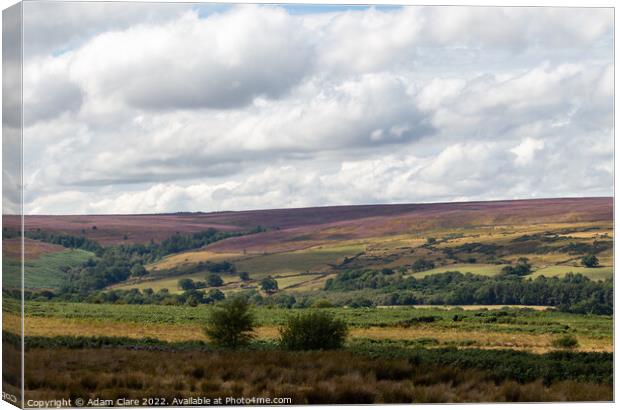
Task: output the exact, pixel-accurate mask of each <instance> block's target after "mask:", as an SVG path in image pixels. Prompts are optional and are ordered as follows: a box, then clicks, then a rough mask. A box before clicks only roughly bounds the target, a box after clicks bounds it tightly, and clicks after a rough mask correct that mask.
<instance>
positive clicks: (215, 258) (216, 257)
mask: <svg viewBox="0 0 620 410" xmlns="http://www.w3.org/2000/svg"><path fill="white" fill-rule="evenodd" d="M242 256H243V255H242V254H238V253H217V252H211V251H207V250H198V251H190V252H182V253H176V254H174V255H170V256H167V257H165V258H163V259H162V260H160V261H158V262H156V263H153V264H150V265H148V266H146V268H147V269H148V270H149V271H151V270H159V269H172V268H175V267H177V266H183V265H194V264H196V263H198V262H207V261H209V262H220V261H224V260H226V261H231V260H234V259H237V258H239V257H242Z"/></svg>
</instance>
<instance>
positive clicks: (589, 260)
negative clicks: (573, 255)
mask: <svg viewBox="0 0 620 410" xmlns="http://www.w3.org/2000/svg"><path fill="white" fill-rule="evenodd" d="M598 263H599V262H598V258H597V257H596V255H592V254H590V255H586V256H584V257H583V258H581V264H582V265H583V266H585V267H586V268H596V267H597V266H598Z"/></svg>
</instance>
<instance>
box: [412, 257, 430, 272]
mask: <svg viewBox="0 0 620 410" xmlns="http://www.w3.org/2000/svg"><path fill="white" fill-rule="evenodd" d="M434 268H435V264H434V263H433V262H432V261H427V260H426V259H418V260H417V261H415V262H414V263H413V264H412V265H411V270H412V271H414V272H424V271H426V270H431V269H434Z"/></svg>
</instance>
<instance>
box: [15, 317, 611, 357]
mask: <svg viewBox="0 0 620 410" xmlns="http://www.w3.org/2000/svg"><path fill="white" fill-rule="evenodd" d="M4 318H5V319H4V324H5V325H7V326H9V328H13V326H15V325H16V324H18V323H19V317H18V316H15V315H10V314H5V315H4ZM25 328H26V335H28V336H46V337H51V336H62V335H68V336H119V337H129V338H143V337H151V338H156V339H159V340H164V341H167V342H181V341H191V340H202V341H207V338H206V336H205V335H204V334H203V332H202V327H201V326H200V325H189V324H155V323H144V324H142V323H120V322H109V321H85V320H67V319H57V318H39V317H27V318H26V322H25ZM7 330H8V328H7ZM278 334H279V333H278V327H277V326H261V327H257V328H256V336H257V337H258V338H259V339H272V340H273V339H276V338H277V337H278ZM349 336H350V338H368V339H376V340H419V339H436V340H437V346H440V345H446V344H456V345H457V346H459V345H461V346H467V347H479V348H484V349H514V350H526V351H531V352H534V353H545V352H548V351H550V350H555V348H554V347H553V340H554V338H555V337H557V335H552V334H531V333H525V332H521V333H517V332H506V333H502V332H497V331H471V330H469V331H463V330H458V329H442V328H433V327H432V326H415V327H408V328H403V327H396V326H391V327H368V328H351V329H350V333H349ZM578 341H579V347H578V348H577V349H575V350H578V351H584V352H591V351H600V352H611V351H613V344H612V340H611V338H594V337H589V336H584V335H580V336H578Z"/></svg>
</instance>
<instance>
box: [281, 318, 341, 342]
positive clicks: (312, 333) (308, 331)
mask: <svg viewBox="0 0 620 410" xmlns="http://www.w3.org/2000/svg"><path fill="white" fill-rule="evenodd" d="M346 336H347V324H346V323H345V322H344V321H342V320H340V319H336V318H335V317H334V316H333V315H331V314H329V313H327V312H324V311H311V312H308V313H305V314H298V315H294V316H291V317H289V319H288V322H287V323H286V325H284V327H282V328H280V347H282V348H283V349H287V350H327V349H338V348H340V347H342V345H343V344H344V341H345V338H346Z"/></svg>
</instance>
